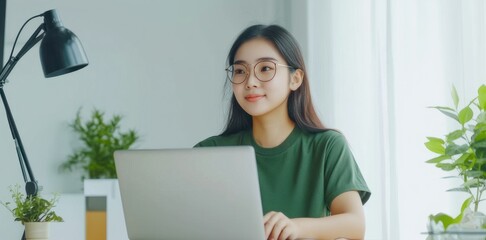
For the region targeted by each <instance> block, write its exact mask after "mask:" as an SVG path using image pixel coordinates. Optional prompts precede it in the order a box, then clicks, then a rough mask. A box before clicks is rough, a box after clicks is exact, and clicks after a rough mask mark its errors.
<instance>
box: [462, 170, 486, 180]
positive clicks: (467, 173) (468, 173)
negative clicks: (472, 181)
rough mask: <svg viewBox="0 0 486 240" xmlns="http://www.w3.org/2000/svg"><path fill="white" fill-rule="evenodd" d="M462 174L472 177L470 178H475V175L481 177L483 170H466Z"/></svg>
mask: <svg viewBox="0 0 486 240" xmlns="http://www.w3.org/2000/svg"><path fill="white" fill-rule="evenodd" d="M464 174H465V175H466V176H468V177H472V178H477V177H482V176H483V172H482V171H467V172H465V173H464Z"/></svg>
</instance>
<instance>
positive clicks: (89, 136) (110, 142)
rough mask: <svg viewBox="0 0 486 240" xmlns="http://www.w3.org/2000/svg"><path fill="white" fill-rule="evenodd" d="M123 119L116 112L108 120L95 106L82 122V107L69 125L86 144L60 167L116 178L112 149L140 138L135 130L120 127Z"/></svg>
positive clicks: (90, 176)
mask: <svg viewBox="0 0 486 240" xmlns="http://www.w3.org/2000/svg"><path fill="white" fill-rule="evenodd" d="M121 120H122V117H121V116H120V115H114V116H113V117H112V118H111V119H109V120H107V121H105V119H104V112H101V111H99V110H97V109H94V110H93V112H92V114H91V118H90V119H88V120H87V121H85V122H83V121H82V119H81V111H80V110H79V111H78V112H77V114H76V118H75V119H74V122H73V123H71V124H70V127H71V129H72V130H73V131H74V132H75V133H77V134H78V136H79V140H81V141H82V143H83V147H82V148H80V149H77V150H76V151H75V152H74V153H73V154H71V155H69V156H68V160H67V162H65V163H63V164H62V165H61V169H62V170H68V171H72V170H73V169H74V168H82V169H83V170H84V172H85V174H86V175H87V176H86V177H87V178H91V179H99V178H116V169H115V161H114V158H113V153H114V152H115V151H116V150H123V149H128V148H130V146H131V145H132V144H133V143H135V142H136V141H137V140H138V139H139V136H138V134H137V132H136V131H135V130H128V131H126V132H122V131H121V130H120V121H121Z"/></svg>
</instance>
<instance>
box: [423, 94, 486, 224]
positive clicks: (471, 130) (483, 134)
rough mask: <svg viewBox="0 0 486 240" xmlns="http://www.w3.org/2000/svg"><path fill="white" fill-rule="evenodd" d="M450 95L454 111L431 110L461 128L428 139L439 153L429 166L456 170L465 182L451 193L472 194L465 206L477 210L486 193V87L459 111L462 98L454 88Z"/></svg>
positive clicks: (445, 219) (444, 218)
mask: <svg viewBox="0 0 486 240" xmlns="http://www.w3.org/2000/svg"><path fill="white" fill-rule="evenodd" d="M451 95H452V100H453V102H454V108H451V107H440V106H436V107H432V108H435V109H437V110H439V111H440V112H442V113H443V114H444V115H446V116H448V117H450V118H452V119H454V120H455V121H456V122H457V123H458V129H456V130H454V131H452V132H450V133H448V134H446V135H445V137H443V138H437V137H427V139H428V141H427V142H426V143H425V147H426V148H427V149H429V150H430V151H431V152H433V153H436V154H438V156H436V157H434V158H432V159H430V160H428V161H427V163H432V164H435V166H436V167H438V168H440V169H442V170H444V171H454V170H455V171H457V172H458V175H459V176H460V177H461V179H462V180H463V183H462V184H461V186H459V187H456V188H453V189H450V190H448V191H461V192H467V193H469V194H470V195H471V197H470V198H469V199H468V201H466V202H464V204H466V203H467V204H468V205H469V204H470V203H474V211H477V210H478V205H479V202H480V201H482V194H483V192H484V191H485V190H486V112H485V111H486V85H482V86H480V87H479V89H478V96H477V97H476V98H474V99H473V100H471V101H470V102H469V103H468V104H467V105H466V106H464V107H463V108H462V109H459V97H458V95H457V91H456V89H455V87H453V88H452V93H451ZM475 113H476V114H475ZM475 116H476V118H475ZM463 207H464V205H463ZM466 207H467V206H466ZM462 211H463V210H462ZM462 211H461V212H462ZM434 219H436V221H439V220H440V221H442V222H443V223H444V227H446V226H448V225H449V224H448V223H449V222H452V223H453V222H454V221H455V220H457V218H456V219H454V218H452V217H450V216H444V215H443V214H440V215H436V216H435V218H434Z"/></svg>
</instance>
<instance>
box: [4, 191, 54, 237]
mask: <svg viewBox="0 0 486 240" xmlns="http://www.w3.org/2000/svg"><path fill="white" fill-rule="evenodd" d="M10 193H11V194H12V200H13V202H0V203H1V204H2V205H4V206H5V207H6V208H7V209H8V210H9V211H10V212H11V213H12V215H13V216H14V218H15V221H20V222H21V223H22V224H23V225H25V238H26V239H49V222H62V221H63V219H62V218H61V217H60V216H58V215H57V214H56V212H54V210H53V208H54V207H55V205H56V203H57V201H58V199H59V198H58V195H54V197H53V198H52V199H50V200H46V199H44V198H42V197H41V196H39V195H37V196H25V195H24V194H23V193H21V192H20V185H15V186H14V187H10ZM12 204H13V205H14V206H11V205H12Z"/></svg>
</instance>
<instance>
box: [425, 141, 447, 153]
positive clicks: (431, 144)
mask: <svg viewBox="0 0 486 240" xmlns="http://www.w3.org/2000/svg"><path fill="white" fill-rule="evenodd" d="M425 147H427V149H429V150H430V151H432V152H434V153H437V154H441V155H444V153H445V148H444V145H443V144H442V143H440V142H437V141H428V142H426V143H425Z"/></svg>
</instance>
